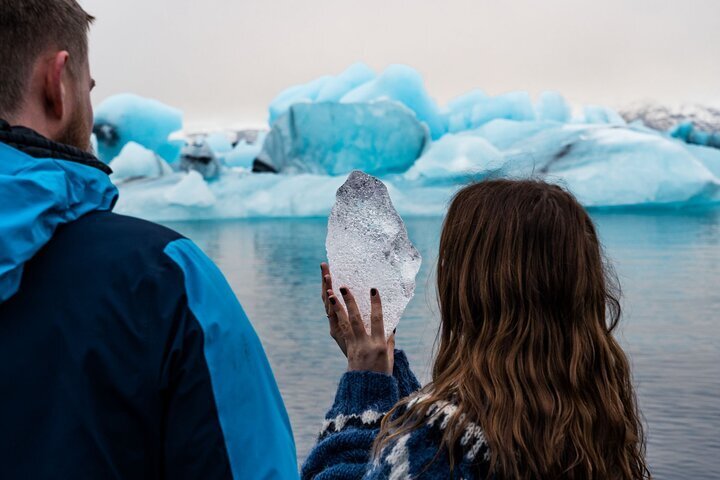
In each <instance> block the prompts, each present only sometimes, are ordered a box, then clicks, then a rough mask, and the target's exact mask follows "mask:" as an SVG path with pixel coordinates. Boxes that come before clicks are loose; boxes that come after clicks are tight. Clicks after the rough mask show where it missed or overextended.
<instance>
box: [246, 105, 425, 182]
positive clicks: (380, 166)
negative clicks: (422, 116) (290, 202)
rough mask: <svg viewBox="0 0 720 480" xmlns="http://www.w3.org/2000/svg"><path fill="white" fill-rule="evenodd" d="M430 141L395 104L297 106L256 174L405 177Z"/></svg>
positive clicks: (279, 126) (268, 144) (271, 138)
mask: <svg viewBox="0 0 720 480" xmlns="http://www.w3.org/2000/svg"><path fill="white" fill-rule="evenodd" d="M428 142H429V139H428V133H427V130H426V128H425V127H424V126H423V125H422V124H421V123H420V122H418V120H417V119H416V118H415V115H414V114H413V113H412V112H411V111H410V110H408V109H407V108H405V107H403V106H402V105H400V104H398V103H395V102H375V103H358V104H342V103H315V104H298V105H293V106H292V107H290V110H289V111H288V113H286V114H285V115H283V116H282V117H280V118H279V119H278V121H277V122H275V124H274V125H273V128H272V130H271V132H270V134H269V135H268V138H267V139H266V140H265V145H264V146H263V150H262V152H261V153H260V155H259V156H258V162H256V165H255V170H256V171H275V172H282V173H329V174H331V175H343V174H347V173H350V172H351V171H352V170H354V169H362V170H364V171H366V172H368V173H373V174H379V173H402V172H405V171H406V170H407V169H408V168H410V167H411V166H412V164H413V163H415V160H417V159H418V158H419V157H420V155H421V154H422V152H423V150H424V148H425V145H426V143H428ZM260 166H262V168H260Z"/></svg>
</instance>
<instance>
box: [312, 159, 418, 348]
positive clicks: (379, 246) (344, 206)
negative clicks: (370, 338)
mask: <svg viewBox="0 0 720 480" xmlns="http://www.w3.org/2000/svg"><path fill="white" fill-rule="evenodd" d="M326 248H327V258H328V262H329V264H330V272H331V273H332V275H333V283H334V284H335V285H337V286H338V287H340V286H347V287H349V288H350V289H351V290H352V291H353V294H354V296H355V299H356V301H357V304H358V308H359V310H360V313H361V314H362V318H363V322H364V324H365V328H366V330H367V331H368V333H369V332H370V289H371V288H377V289H378V291H379V292H380V297H381V299H382V308H383V319H384V323H385V325H384V327H385V337H386V338H387V337H389V336H390V335H392V333H393V330H395V328H396V327H397V325H398V323H399V322H400V317H401V316H402V314H403V312H404V311H405V307H407V304H408V303H409V302H410V300H411V299H412V297H413V295H414V294H415V277H416V276H417V274H418V272H419V271H420V265H421V263H422V259H421V257H420V253H419V252H418V251H417V249H416V248H415V247H414V246H413V244H412V242H411V241H410V239H409V238H408V234H407V229H406V228H405V224H404V223H403V221H402V219H401V218H400V216H399V215H398V214H397V212H396V211H395V208H394V207H393V204H392V201H391V200H390V196H389V194H388V190H387V188H386V187H385V185H383V183H382V182H381V181H380V180H378V179H377V178H374V177H371V176H369V175H366V174H364V173H362V172H358V171H355V172H352V173H351V174H350V176H349V177H348V179H347V181H346V182H345V183H344V184H343V185H342V186H341V187H340V189H339V190H338V191H337V200H336V202H335V205H334V206H333V209H332V212H331V213H330V218H329V219H328V234H327V241H326ZM339 300H340V301H341V302H343V299H342V296H339Z"/></svg>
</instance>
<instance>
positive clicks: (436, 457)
mask: <svg viewBox="0 0 720 480" xmlns="http://www.w3.org/2000/svg"><path fill="white" fill-rule="evenodd" d="M419 389H420V384H419V383H418V381H417V379H416V378H415V375H413V373H412V371H411V370H410V365H409V363H408V361H407V357H406V356H405V354H404V353H403V352H402V351H400V350H396V351H395V365H394V368H393V375H392V376H390V375H384V374H381V373H375V372H347V373H346V374H345V375H343V377H342V379H341V380H340V385H338V390H337V393H336V395H335V403H333V406H332V408H330V411H328V413H327V415H326V416H325V422H324V423H323V426H322V428H321V430H320V436H319V438H318V443H317V445H315V448H313V450H312V451H311V452H310V455H309V456H308V458H307V460H306V461H305V464H304V465H303V467H302V478H303V480H360V479H364V480H388V479H390V480H394V479H403V480H409V479H422V480H434V479H441V478H442V479H445V478H448V479H462V480H484V479H486V478H495V477H494V476H492V475H489V467H490V462H489V448H488V445H487V442H486V441H485V436H484V435H483V433H482V429H480V428H479V427H478V426H477V425H476V424H474V423H472V422H467V423H466V424H465V428H464V433H463V435H462V436H461V438H460V441H459V444H458V445H457V446H456V451H455V452H454V458H455V460H456V463H455V468H454V469H453V470H452V471H451V469H450V460H449V455H448V452H447V451H446V450H444V449H443V448H441V446H440V445H441V440H442V437H443V433H444V430H445V427H446V426H447V422H448V420H449V418H450V417H452V416H453V415H455V413H456V411H457V406H456V405H454V404H453V403H452V402H449V401H448V402H436V403H434V404H433V405H432V407H431V408H430V409H429V411H428V416H427V420H426V421H425V422H424V424H423V425H422V426H421V427H419V428H417V429H415V430H413V431H412V432H410V433H407V434H404V435H402V436H400V437H399V438H396V439H394V440H392V441H391V442H390V443H389V444H388V445H386V446H385V447H383V449H382V451H381V452H380V455H379V456H378V458H373V456H372V448H373V443H374V442H375V438H376V437H377V434H378V432H379V431H380V423H381V422H382V419H383V418H384V417H385V415H386V414H387V413H388V412H389V411H390V410H391V409H392V408H393V407H394V406H395V404H396V403H397V402H398V401H399V400H400V399H402V398H404V397H408V396H412V397H413V398H412V400H411V401H417V400H418V399H420V398H421V396H422V393H420V391H419ZM402 408H405V407H402ZM402 408H401V409H400V410H398V411H397V412H396V415H397V414H399V413H401V412H402V411H403V410H402Z"/></svg>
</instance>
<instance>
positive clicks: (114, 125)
mask: <svg viewBox="0 0 720 480" xmlns="http://www.w3.org/2000/svg"><path fill="white" fill-rule="evenodd" d="M182 127H183V114H182V112H180V111H179V110H177V109H175V108H172V107H170V106H167V105H165V104H163V103H160V102H158V101H157V100H151V99H148V98H143V97H140V96H138V95H132V94H120V95H115V96H112V97H109V98H108V99H106V100H105V101H104V102H102V103H101V104H100V105H99V106H98V107H97V108H96V109H95V122H94V127H93V133H95V136H96V137H97V142H98V148H97V153H98V156H99V158H100V159H101V160H102V161H104V162H105V163H109V162H110V161H112V160H113V159H114V158H115V157H116V156H118V155H119V154H120V152H121V151H122V149H123V147H124V146H125V145H126V144H127V143H129V142H135V143H137V144H139V145H142V146H143V147H145V148H147V149H149V150H152V151H153V152H155V153H157V154H158V155H160V156H161V157H162V158H163V159H164V160H165V161H167V162H170V163H172V162H173V161H175V160H176V159H177V158H178V155H179V154H180V149H181V148H182V145H183V142H182V141H180V140H171V139H170V135H171V134H172V133H174V132H176V131H178V130H181V129H182Z"/></svg>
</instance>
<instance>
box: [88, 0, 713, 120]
mask: <svg viewBox="0 0 720 480" xmlns="http://www.w3.org/2000/svg"><path fill="white" fill-rule="evenodd" d="M80 3H81V4H82V5H83V6H84V7H85V8H86V9H87V10H88V12H90V13H91V14H93V15H95V16H96V17H97V22H96V24H95V26H94V27H93V30H92V33H91V37H90V41H91V66H92V69H93V75H94V77H95V79H96V80H97V82H98V87H97V89H96V93H95V95H94V100H95V102H99V101H101V100H102V99H103V98H105V97H107V96H108V95H111V94H114V93H120V92H134V93H138V94H140V95H145V96H149V97H153V98H157V99H159V100H161V101H163V102H165V103H168V104H171V105H173V106H175V107H178V108H180V109H182V110H183V111H184V112H185V118H186V121H187V123H190V124H193V123H195V124H205V123H220V124H222V123H236V124H237V123H258V122H262V121H264V120H265V119H266V117H267V113H266V110H267V105H268V103H269V102H270V100H272V98H273V97H274V96H275V95H276V94H277V93H279V92H280V91H282V90H283V89H284V88H286V87H288V86H291V85H295V84H297V83H304V82H307V81H309V80H312V79H314V78H316V77H318V76H321V75H326V74H337V73H340V72H341V71H342V70H344V69H345V68H346V67H347V66H349V65H350V64H352V63H354V62H357V61H363V62H365V63H367V64H368V65H370V66H371V67H373V68H374V69H382V68H384V67H385V66H387V65H389V64H392V63H404V64H408V65H411V66H413V67H414V68H416V69H417V70H419V71H420V72H421V73H422V74H423V76H424V78H425V82H426V86H427V88H428V91H429V92H430V94H431V95H432V96H433V97H434V98H435V99H436V100H437V101H438V102H440V103H441V104H443V103H445V102H447V101H448V100H449V99H451V98H453V97H455V96H457V95H460V94H462V93H464V92H467V91H468V90H471V89H474V88H480V89H482V90H485V91H486V92H488V93H491V94H496V93H502V92H506V91H511V90H527V91H529V92H530V93H531V94H533V95H536V94H537V93H539V92H541V91H543V90H558V91H560V92H562V93H563V94H564V95H565V96H566V97H567V98H568V99H569V100H570V101H572V102H575V103H600V104H606V105H610V106H615V107H620V106H623V105H626V104H628V103H631V102H633V101H637V100H644V99H650V100H658V101H662V102H668V103H679V102H687V101H690V102H705V103H708V102H710V103H719V102H720V27H718V21H719V20H720V0H684V1H663V0H595V1H587V0H494V1H489V0H244V1H243V0H204V1H198V0H110V1H109V0H80Z"/></svg>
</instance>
